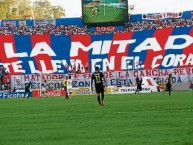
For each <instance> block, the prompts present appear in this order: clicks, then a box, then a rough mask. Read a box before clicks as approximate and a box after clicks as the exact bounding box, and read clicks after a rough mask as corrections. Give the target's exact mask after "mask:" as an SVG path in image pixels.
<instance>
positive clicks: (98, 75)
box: [91, 67, 107, 106]
mask: <svg viewBox="0 0 193 145" xmlns="http://www.w3.org/2000/svg"><path fill="white" fill-rule="evenodd" d="M93 81H94V83H95V91H96V94H97V100H98V103H99V105H101V106H104V85H103V81H104V83H105V84H107V83H106V79H105V78H104V75H103V73H102V72H100V71H99V67H95V72H94V73H93V74H92V77H91V89H92V90H93Z"/></svg>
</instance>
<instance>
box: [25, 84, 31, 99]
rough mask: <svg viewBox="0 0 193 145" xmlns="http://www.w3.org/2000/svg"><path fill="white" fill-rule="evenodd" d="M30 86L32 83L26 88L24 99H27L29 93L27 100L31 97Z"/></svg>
mask: <svg viewBox="0 0 193 145" xmlns="http://www.w3.org/2000/svg"><path fill="white" fill-rule="evenodd" d="M30 86H31V81H30V82H29V83H28V84H27V85H26V86H25V94H24V98H26V97H25V96H26V95H27V93H28V95H27V98H29V96H30V93H31V92H30Z"/></svg>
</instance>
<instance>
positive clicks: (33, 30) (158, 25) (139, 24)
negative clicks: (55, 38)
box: [0, 18, 193, 36]
mask: <svg viewBox="0 0 193 145" xmlns="http://www.w3.org/2000/svg"><path fill="white" fill-rule="evenodd" d="M191 26H193V18H190V19H183V18H180V19H168V20H156V21H133V22H128V23H126V24H125V25H124V26H122V29H121V30H117V29H116V27H115V29H112V27H113V26H110V28H111V29H105V30H97V29H95V31H93V32H90V30H89V28H88V27H87V26H82V27H81V26H78V25H58V26H55V25H45V26H43V25H42V26H35V27H32V26H21V27H10V26H9V25H6V26H3V27H0V34H3V35H12V34H14V35H42V34H53V35H68V36H71V35H73V34H78V35H79V34H81V35H84V34H91V35H103V34H115V33H124V32H130V31H142V30H152V29H153V30H155V29H156V30H157V29H162V28H168V27H191Z"/></svg>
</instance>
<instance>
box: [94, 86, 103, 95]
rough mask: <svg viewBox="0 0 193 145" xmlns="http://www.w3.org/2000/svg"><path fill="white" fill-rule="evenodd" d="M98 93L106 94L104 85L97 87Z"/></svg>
mask: <svg viewBox="0 0 193 145" xmlns="http://www.w3.org/2000/svg"><path fill="white" fill-rule="evenodd" d="M95 91H96V93H104V87H103V85H100V86H95Z"/></svg>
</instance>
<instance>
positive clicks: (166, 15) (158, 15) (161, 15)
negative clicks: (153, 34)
mask: <svg viewBox="0 0 193 145" xmlns="http://www.w3.org/2000/svg"><path fill="white" fill-rule="evenodd" d="M182 15H183V12H176V13H174V12H167V13H156V14H142V20H162V19H168V18H171V19H177V18H182Z"/></svg>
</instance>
